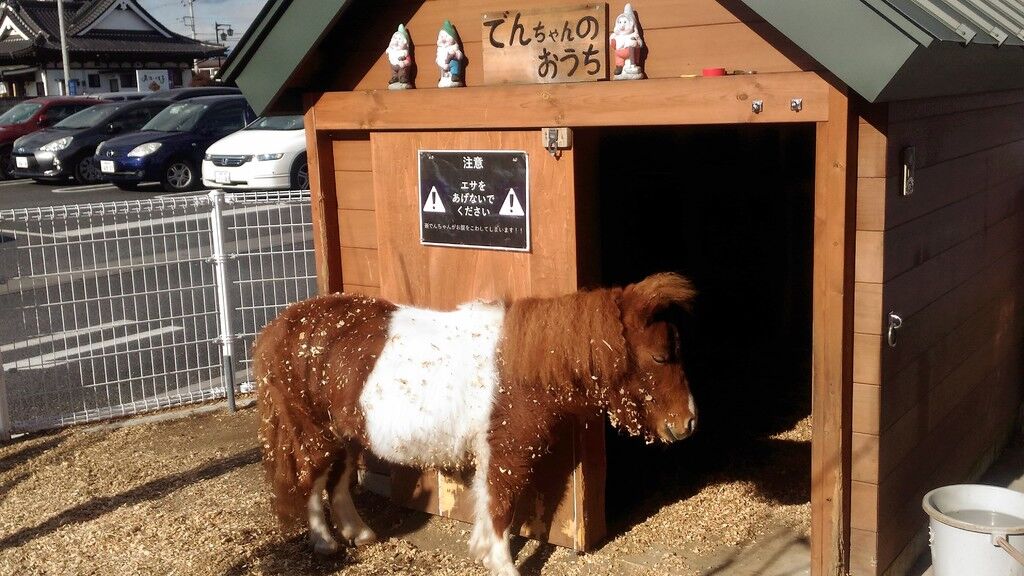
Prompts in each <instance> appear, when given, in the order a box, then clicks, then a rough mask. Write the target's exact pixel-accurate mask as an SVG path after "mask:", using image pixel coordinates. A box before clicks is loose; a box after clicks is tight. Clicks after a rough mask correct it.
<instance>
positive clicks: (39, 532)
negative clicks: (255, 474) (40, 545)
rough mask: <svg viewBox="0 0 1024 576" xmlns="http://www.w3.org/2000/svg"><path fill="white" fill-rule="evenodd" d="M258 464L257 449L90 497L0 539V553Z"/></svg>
mask: <svg viewBox="0 0 1024 576" xmlns="http://www.w3.org/2000/svg"><path fill="white" fill-rule="evenodd" d="M259 461H260V455H259V450H257V449H256V448H253V449H251V450H247V451H245V452H242V453H240V454H237V455H235V456H231V457H228V458H222V459H219V460H214V461H213V462H210V463H208V464H205V465H203V466H199V467H196V468H193V469H191V470H186V471H185V472H181V473H178V474H173V475H171V476H167V477H164V478H159V479H157V480H153V481H150V482H147V483H145V484H143V485H141V486H137V487H135V488H132V489H131V490H128V491H126V492H123V493H121V494H117V495H114V496H105V497H101V498H93V499H92V500H89V501H88V502H84V503H82V504H79V505H78V506H75V507H73V508H69V509H68V510H65V511H63V512H61V513H60V514H57V515H56V516H53V517H51V518H49V519H48V520H45V521H44V522H42V523H40V524H37V525H36V526H33V527H31V528H25V529H22V530H19V531H18V532H15V533H14V534H11V535H10V536H6V537H4V538H3V539H0V550H5V549H7V548H16V547H18V546H21V545H23V544H25V543H27V542H30V541H32V540H34V539H36V538H39V537H41V536H45V535H47V534H50V533H52V532H55V531H56V530H58V529H60V528H63V527H65V526H67V525H70V524H80V523H83V522H89V521H90V520H94V519H96V518H99V517H100V516H103V515H104V514H108V513H110V512H113V511H114V510H117V509H118V508H121V507H123V506H130V505H133V504H137V503H139V502H147V501H153V500H158V499H160V498H163V497H164V496H167V495H168V494H170V493H172V492H174V491H176V490H179V489H181V488H184V487H186V486H189V485H192V484H194V483H196V482H201V481H203V480H209V479H211V478H216V477H217V476H221V475H223V474H226V473H228V472H230V471H232V470H235V469H237V468H241V467H243V466H247V465H249V464H255V463H257V462H259Z"/></svg>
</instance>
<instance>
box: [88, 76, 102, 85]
mask: <svg viewBox="0 0 1024 576" xmlns="http://www.w3.org/2000/svg"><path fill="white" fill-rule="evenodd" d="M99 87H100V75H99V74H89V88H99Z"/></svg>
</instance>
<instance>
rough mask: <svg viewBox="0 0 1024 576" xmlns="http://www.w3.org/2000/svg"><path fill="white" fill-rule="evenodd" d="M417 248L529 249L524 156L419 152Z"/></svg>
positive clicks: (528, 190)
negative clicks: (418, 245) (424, 246)
mask: <svg viewBox="0 0 1024 576" xmlns="http://www.w3.org/2000/svg"><path fill="white" fill-rule="evenodd" d="M419 169H420V178H419V186H420V198H419V202H420V244H424V245H428V246H455V247H463V248H485V249H489V250H515V251H519V252H528V251H529V250H530V189H529V174H530V171H529V167H528V165H527V156H526V152H519V151H504V150H501V151H498V150H420V152H419Z"/></svg>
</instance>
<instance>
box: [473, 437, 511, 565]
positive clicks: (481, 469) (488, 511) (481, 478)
mask: <svg viewBox="0 0 1024 576" xmlns="http://www.w3.org/2000/svg"><path fill="white" fill-rule="evenodd" d="M490 474H491V447H490V445H489V444H488V442H487V440H486V439H485V438H481V439H480V440H478V441H477V442H476V471H475V472H474V473H473V496H474V498H475V500H476V502H475V509H474V511H473V532H472V534H471V535H470V537H469V553H470V555H471V556H472V557H473V559H474V560H476V561H478V562H483V565H484V566H486V567H487V568H488V569H490V571H491V574H494V575H496V576H519V571H518V570H516V565H515V562H513V561H512V552H511V550H510V549H509V540H508V537H509V530H508V528H509V527H508V523H506V524H505V525H504V526H502V529H501V533H499V532H498V530H496V529H495V527H496V526H497V525H498V522H495V520H494V518H493V511H492V508H494V499H493V496H494V494H493V490H494V486H492V483H491V481H490V480H489V479H488V476H489V475H490Z"/></svg>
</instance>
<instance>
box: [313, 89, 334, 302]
mask: <svg viewBox="0 0 1024 576" xmlns="http://www.w3.org/2000/svg"><path fill="white" fill-rule="evenodd" d="M315 101H316V95H309V96H308V97H307V101H306V115H305V126H306V160H307V162H308V165H309V189H310V202H311V204H312V218H313V247H314V249H315V250H316V285H317V291H318V292H319V293H320V294H330V293H332V292H340V291H341V290H342V279H341V239H340V238H339V236H338V234H339V230H338V195H337V187H336V185H335V179H334V149H333V145H332V143H331V139H330V137H329V136H328V135H327V134H325V133H323V132H320V131H319V130H318V129H317V123H316V108H315V107H314V106H313V104H314V103H315Z"/></svg>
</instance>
